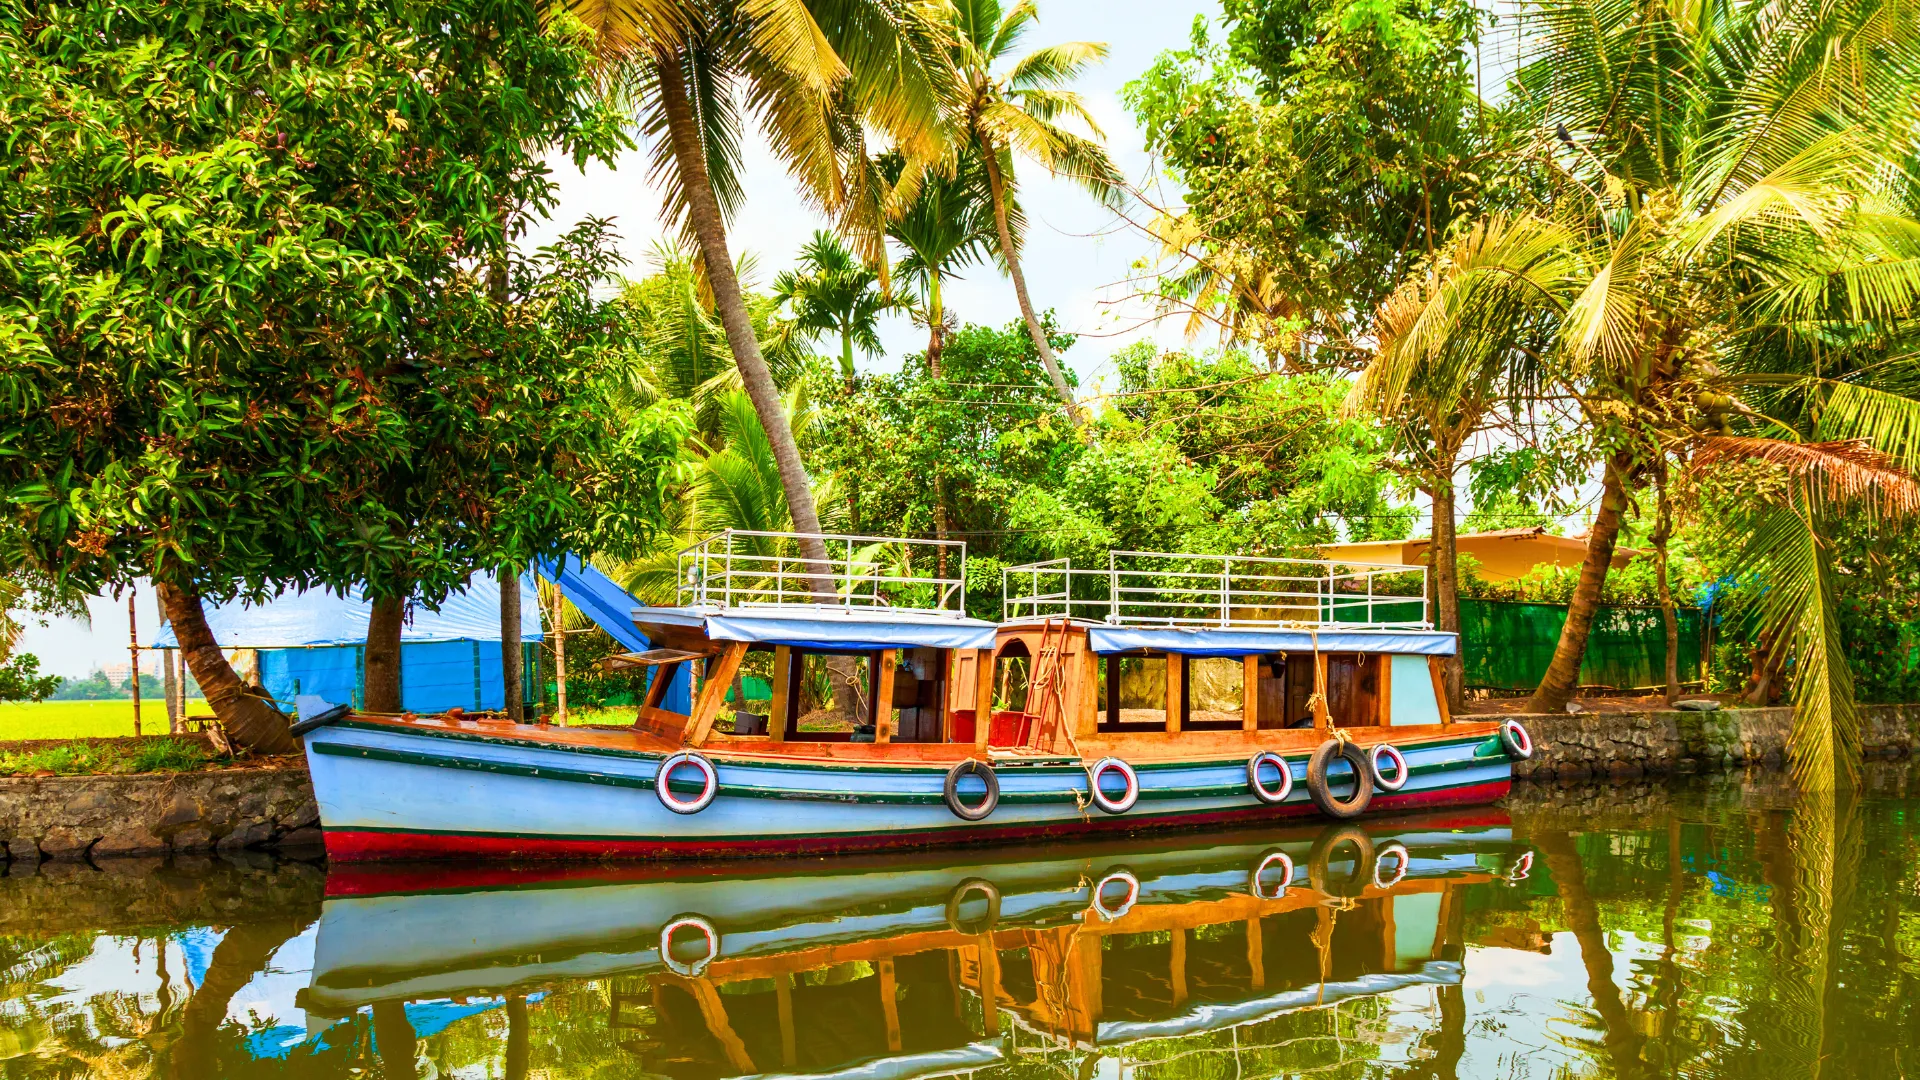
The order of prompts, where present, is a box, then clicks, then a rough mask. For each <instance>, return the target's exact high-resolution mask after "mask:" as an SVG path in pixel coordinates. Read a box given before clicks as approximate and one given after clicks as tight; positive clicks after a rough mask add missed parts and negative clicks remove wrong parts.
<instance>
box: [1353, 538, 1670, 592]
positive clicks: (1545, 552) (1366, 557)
mask: <svg viewBox="0 0 1920 1080" xmlns="http://www.w3.org/2000/svg"><path fill="white" fill-rule="evenodd" d="M1427 544H1428V541H1427V540H1425V539H1420V540H1383V541H1373V542H1370V543H1365V544H1329V545H1327V546H1326V547H1324V548H1321V549H1320V551H1321V556H1322V557H1323V558H1327V559H1332V560H1335V561H1336V562H1337V561H1340V560H1349V559H1350V560H1352V561H1354V562H1374V563H1406V564H1409V565H1413V566H1419V565H1422V564H1424V563H1425V562H1426V559H1427ZM1456 548H1457V550H1458V551H1459V552H1460V554H1462V555H1471V556H1473V557H1474V559H1475V560H1476V561H1478V562H1479V564H1480V576H1481V577H1483V578H1485V579H1487V580H1488V581H1512V580H1514V579H1515V578H1522V577H1526V576H1527V574H1528V572H1529V571H1531V570H1532V569H1533V568H1534V567H1536V566H1579V565H1580V562H1581V560H1583V559H1585V558H1586V557H1587V544H1586V541H1584V540H1573V539H1569V538H1567V537H1564V536H1475V535H1472V534H1468V535H1465V536H1462V537H1460V538H1459V540H1458V541H1457V542H1456ZM1637 554H1639V552H1637V551H1635V550H1633V549H1631V548H1617V549H1615V551H1614V553H1613V565H1614V566H1615V567H1616V568H1618V567H1622V566H1625V565H1627V560H1629V559H1631V558H1633V556H1635V555H1637Z"/></svg>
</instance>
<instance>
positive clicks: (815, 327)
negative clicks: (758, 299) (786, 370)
mask: <svg viewBox="0 0 1920 1080" xmlns="http://www.w3.org/2000/svg"><path fill="white" fill-rule="evenodd" d="M773 299H774V301H775V302H776V303H781V304H785V305H787V306H788V307H789V308H790V309H791V310H792V311H793V319H794V323H793V324H794V327H795V329H797V330H799V331H800V332H801V333H803V334H839V335H840V377H841V378H842V379H844V380H845V381H846V384H847V386H848V387H849V388H851V387H852V386H853V376H854V370H853V349H854V346H855V345H858V346H859V347H860V351H861V352H864V353H866V354H868V355H869V356H871V355H873V354H875V353H878V352H879V351H880V313H881V312H883V311H885V310H887V309H888V308H890V307H892V306H894V300H893V298H892V297H891V296H889V295H887V293H886V292H885V291H884V290H882V289H881V288H880V277H879V275H877V274H875V273H874V272H873V271H872V270H870V269H868V268H867V267H866V265H865V264H863V263H862V262H861V261H860V260H859V258H858V257H856V256H855V255H854V254H853V252H851V251H848V250H847V247H846V245H845V244H843V243H841V242H840V238H839V237H837V236H835V235H834V234H833V233H830V232H828V231H827V230H825V229H820V230H818V231H816V232H815V233H814V234H813V239H812V240H810V241H808V242H807V246H806V247H803V248H801V249H800V262H799V265H798V266H796V267H794V268H793V269H791V270H786V271H782V272H781V273H780V275H779V276H778V277H775V278H774V279H773Z"/></svg>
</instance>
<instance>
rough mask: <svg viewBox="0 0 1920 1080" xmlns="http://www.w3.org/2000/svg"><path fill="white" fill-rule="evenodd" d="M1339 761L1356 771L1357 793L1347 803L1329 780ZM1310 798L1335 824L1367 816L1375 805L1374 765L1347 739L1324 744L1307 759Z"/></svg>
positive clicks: (1355, 789)
mask: <svg viewBox="0 0 1920 1080" xmlns="http://www.w3.org/2000/svg"><path fill="white" fill-rule="evenodd" d="M1336 759H1345V761H1346V763H1347V764H1348V765H1349V766H1351V767H1352V768H1353V793H1352V794H1351V795H1348V796H1347V797H1346V798H1344V799H1342V798H1336V797H1335V796H1334V794H1333V785H1332V783H1331V782H1330V781H1329V780H1328V779H1327V772H1328V770H1330V769H1332V768H1333V763H1334V761H1335V760H1336ZM1307 795H1308V796H1309V797H1311V798H1312V799H1313V805H1315V806H1317V807H1319V808H1320V812H1321V813H1323V814H1325V815H1327V816H1328V817H1330V818H1333V819H1334V820H1335V821H1350V820H1352V819H1353V818H1357V817H1359V816H1360V815H1361V814H1364V813H1366V812H1367V804H1368V803H1370V802H1372V801H1373V764H1372V763H1371V762H1369V761H1368V760H1367V752H1366V751H1365V750H1362V749H1360V748H1359V747H1358V746H1355V745H1354V744H1353V743H1350V742H1348V741H1346V740H1345V739H1328V740H1327V741H1326V742H1323V743H1321V744H1320V748H1319V749H1317V750H1315V751H1314V752H1313V757H1311V758H1309V759H1307Z"/></svg>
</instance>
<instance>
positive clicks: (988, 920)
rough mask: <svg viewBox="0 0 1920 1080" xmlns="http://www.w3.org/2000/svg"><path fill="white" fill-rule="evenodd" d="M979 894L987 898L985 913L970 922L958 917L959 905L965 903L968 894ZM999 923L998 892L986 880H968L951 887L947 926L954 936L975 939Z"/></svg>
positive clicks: (948, 898)
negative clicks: (958, 935) (959, 935)
mask: <svg viewBox="0 0 1920 1080" xmlns="http://www.w3.org/2000/svg"><path fill="white" fill-rule="evenodd" d="M975 892H977V893H980V894H982V895H984V896H985V897H986V898H987V913H986V914H985V915H984V916H982V917H981V918H978V919H974V920H972V921H967V920H963V919H962V918H961V917H960V905H961V904H962V903H964V902H966V899H967V894H968V893H975ZM999 921H1000V890H999V889H998V888H996V887H994V884H993V882H991V881H988V880H987V879H986V878H977V877H976V878H968V879H967V880H965V881H963V882H961V883H960V884H958V885H955V886H954V887H953V892H952V893H951V894H949V895H948V897H947V925H948V926H949V927H951V928H952V929H953V932H954V933H956V934H964V935H966V936H967V937H977V936H979V935H980V934H984V933H986V932H987V931H989V930H991V929H993V927H994V924H995V923H998V922H999Z"/></svg>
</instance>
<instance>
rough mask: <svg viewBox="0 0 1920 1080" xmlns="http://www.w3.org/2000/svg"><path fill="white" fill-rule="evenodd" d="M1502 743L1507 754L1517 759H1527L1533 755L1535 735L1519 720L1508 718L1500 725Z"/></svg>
mask: <svg viewBox="0 0 1920 1080" xmlns="http://www.w3.org/2000/svg"><path fill="white" fill-rule="evenodd" d="M1500 745H1502V746H1504V747H1506V749H1507V756H1508V757H1511V758H1512V759H1514V760H1515V761H1525V760H1527V759H1528V758H1530V757H1532V756H1533V736H1531V735H1529V734H1527V729H1526V727H1525V726H1524V725H1522V724H1521V723H1520V721H1518V720H1508V721H1506V722H1505V723H1503V724H1501V725H1500Z"/></svg>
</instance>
